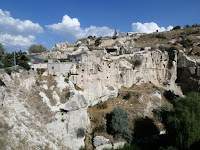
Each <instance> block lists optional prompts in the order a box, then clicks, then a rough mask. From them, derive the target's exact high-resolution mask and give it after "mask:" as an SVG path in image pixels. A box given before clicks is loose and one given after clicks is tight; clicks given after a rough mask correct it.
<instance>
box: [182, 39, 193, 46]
mask: <svg viewBox="0 0 200 150" xmlns="http://www.w3.org/2000/svg"><path fill="white" fill-rule="evenodd" d="M180 44H181V45H182V46H183V47H184V48H189V47H192V46H193V42H192V41H191V40H190V39H182V40H181V42H180Z"/></svg>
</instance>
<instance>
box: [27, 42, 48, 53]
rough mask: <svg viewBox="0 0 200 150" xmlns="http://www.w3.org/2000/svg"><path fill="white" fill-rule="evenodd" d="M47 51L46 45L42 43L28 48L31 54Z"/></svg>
mask: <svg viewBox="0 0 200 150" xmlns="http://www.w3.org/2000/svg"><path fill="white" fill-rule="evenodd" d="M45 51H47V49H46V47H44V46H43V45H41V44H40V45H36V44H33V45H31V46H30V47H29V49H28V52H29V54H32V53H42V52H45Z"/></svg>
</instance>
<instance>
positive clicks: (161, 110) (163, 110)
mask: <svg viewBox="0 0 200 150" xmlns="http://www.w3.org/2000/svg"><path fill="white" fill-rule="evenodd" d="M152 112H153V114H154V117H155V118H156V119H157V120H158V121H160V122H161V123H166V120H167V115H168V114H169V112H170V108H169V107H168V105H163V106H161V107H157V108H156V109H153V111H152Z"/></svg>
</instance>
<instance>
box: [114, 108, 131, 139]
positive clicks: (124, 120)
mask: <svg viewBox="0 0 200 150" xmlns="http://www.w3.org/2000/svg"><path fill="white" fill-rule="evenodd" d="M110 128H111V134H112V135H114V136H115V138H118V137H123V138H124V139H126V140H127V141H128V142H130V141H131V140H132V136H131V131H130V119H129V117H128V114H127V112H126V111H125V110H123V109H122V108H120V107H116V108H115V109H114V110H113V111H112V112H111V123H110Z"/></svg>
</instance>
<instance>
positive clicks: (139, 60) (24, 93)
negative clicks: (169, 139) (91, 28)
mask: <svg viewBox="0 0 200 150" xmlns="http://www.w3.org/2000/svg"><path fill="white" fill-rule="evenodd" d="M192 30H195V31H199V28H195V29H192ZM183 33H188V35H187V36H188V37H187V36H186V35H184V36H185V37H184V36H183V34H181V31H169V32H165V33H164V32H163V33H153V34H138V33H135V34H132V33H123V34H119V35H114V36H113V37H98V38H97V37H93V36H89V37H88V38H84V39H80V40H78V41H76V42H75V43H74V44H73V45H71V44H69V43H68V42H64V43H57V44H55V46H54V47H53V48H52V50H50V51H46V52H43V53H41V54H32V55H30V56H29V57H30V58H31V62H30V65H31V70H30V71H24V70H19V72H12V73H11V75H8V74H6V73H5V72H0V74H1V78H0V93H1V103H2V104H3V105H2V108H1V109H0V112H1V114H4V118H3V119H2V118H1V119H0V124H1V125H2V127H3V128H0V132H4V136H5V137H6V138H4V139H2V145H3V144H4V145H3V146H4V147H5V148H6V149H13V148H14V149H24V148H25V149H54V150H60V149H63V150H65V149H72V150H78V149H80V148H84V147H85V148H87V149H97V150H103V149H104V148H107V149H112V148H113V149H117V148H119V147H123V146H124V145H125V143H127V140H126V139H125V138H120V139H118V140H115V138H114V137H113V136H112V134H109V133H108V132H107V131H106V125H107V123H108V120H106V114H109V113H110V112H111V111H112V110H113V109H114V108H115V107H122V108H124V109H125V110H126V111H127V114H128V116H129V117H131V118H132V119H131V123H130V124H131V128H134V125H135V123H134V119H136V118H138V117H141V118H145V117H148V118H151V119H155V118H154V116H153V110H155V109H156V108H158V107H161V106H163V105H167V106H169V107H171V104H170V103H169V102H168V101H167V97H165V96H164V91H167V92H170V93H173V94H172V95H174V96H177V97H184V95H186V94H187V93H189V92H190V91H196V92H200V89H199V87H200V80H199V79H200V58H199V55H198V54H200V53H199V52H200V51H199V44H200V42H199V41H200V36H199V32H195V33H194V31H191V34H190V35H189V30H186V29H185V30H184V31H183ZM180 35H182V37H181V36H180ZM189 36H190V37H189ZM185 38H191V39H192V40H193V45H192V46H191V47H185V46H184V45H183V43H182V44H181V42H182V41H184V40H185ZM155 124H156V123H155ZM156 126H157V127H158V129H159V131H158V133H157V134H158V135H163V134H165V133H166V130H165V128H164V127H163V125H162V123H159V122H157V124H156ZM8 145H9V146H8Z"/></svg>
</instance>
